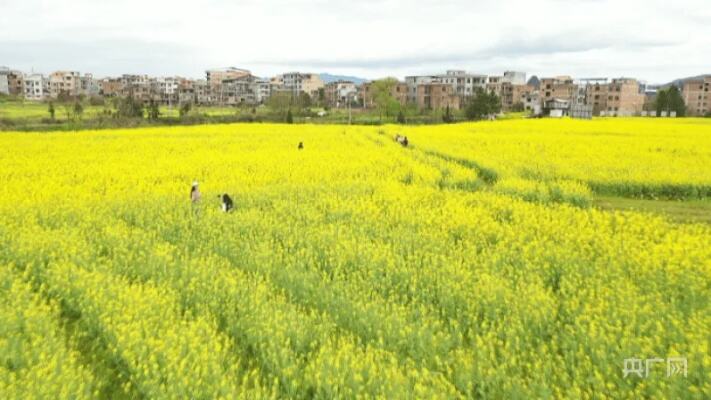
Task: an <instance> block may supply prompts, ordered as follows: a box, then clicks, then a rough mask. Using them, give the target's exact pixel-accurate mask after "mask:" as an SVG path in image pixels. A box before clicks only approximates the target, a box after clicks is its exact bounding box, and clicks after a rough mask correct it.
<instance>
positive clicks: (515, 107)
mask: <svg viewBox="0 0 711 400" xmlns="http://www.w3.org/2000/svg"><path fill="white" fill-rule="evenodd" d="M509 111H511V112H515V113H520V112H524V111H525V106H524V105H523V103H521V102H520V101H519V102H517V103H514V104H513V105H512V106H511V110H509Z"/></svg>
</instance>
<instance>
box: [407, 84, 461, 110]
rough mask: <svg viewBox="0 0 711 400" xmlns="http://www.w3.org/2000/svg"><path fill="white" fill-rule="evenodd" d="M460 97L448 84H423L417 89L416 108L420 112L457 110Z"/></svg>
mask: <svg viewBox="0 0 711 400" xmlns="http://www.w3.org/2000/svg"><path fill="white" fill-rule="evenodd" d="M460 105H461V97H460V96H458V95H457V94H456V93H455V92H454V88H453V87H452V85H451V84H448V83H441V82H437V83H424V84H421V85H419V86H418V87H417V107H419V108H420V109H421V110H436V109H443V108H446V107H449V108H451V109H454V110H458V109H459V107H460Z"/></svg>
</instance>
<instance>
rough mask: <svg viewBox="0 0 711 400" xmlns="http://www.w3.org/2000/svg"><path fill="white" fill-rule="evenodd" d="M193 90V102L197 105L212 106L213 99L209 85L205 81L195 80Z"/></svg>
mask: <svg viewBox="0 0 711 400" xmlns="http://www.w3.org/2000/svg"><path fill="white" fill-rule="evenodd" d="M193 90H194V91H195V102H196V103H197V104H203V105H208V104H213V102H214V99H213V95H212V90H211V89H210V84H209V83H207V81H206V80H205V79H197V80H195V81H194V82H193Z"/></svg>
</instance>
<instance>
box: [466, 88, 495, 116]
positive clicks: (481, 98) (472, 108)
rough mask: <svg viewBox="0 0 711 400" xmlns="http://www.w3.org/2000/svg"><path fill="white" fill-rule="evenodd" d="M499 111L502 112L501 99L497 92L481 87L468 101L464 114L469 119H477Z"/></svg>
mask: <svg viewBox="0 0 711 400" xmlns="http://www.w3.org/2000/svg"><path fill="white" fill-rule="evenodd" d="M499 112H501V99H499V96H497V95H496V93H493V92H488V91H486V90H484V89H482V88H479V89H477V91H476V93H475V94H474V96H472V98H471V99H470V100H469V102H468V103H467V106H466V108H465V110H464V115H465V116H466V118H467V119H468V120H477V119H483V118H486V117H488V116H489V115H493V114H497V113H499Z"/></svg>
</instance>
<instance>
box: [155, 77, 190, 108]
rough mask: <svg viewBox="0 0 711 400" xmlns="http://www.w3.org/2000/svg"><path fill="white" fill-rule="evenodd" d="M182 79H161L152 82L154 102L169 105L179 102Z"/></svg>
mask: <svg viewBox="0 0 711 400" xmlns="http://www.w3.org/2000/svg"><path fill="white" fill-rule="evenodd" d="M182 80H183V79H182V78H180V77H173V76H168V77H159V78H156V79H154V80H152V81H151V94H152V96H153V100H155V101H157V102H159V103H162V104H167V105H172V104H176V103H178V102H179V87H180V82H181V81H182Z"/></svg>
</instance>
